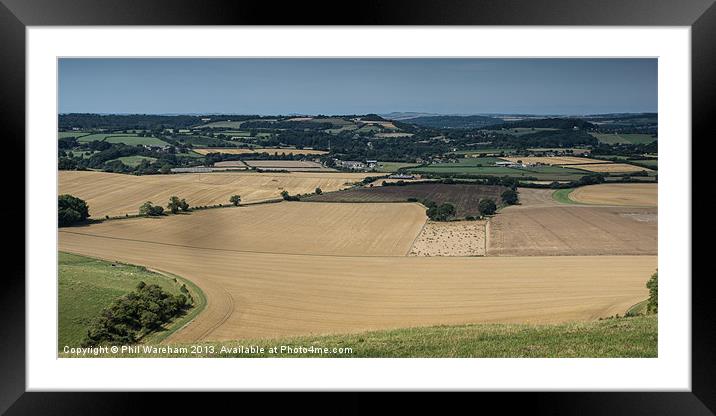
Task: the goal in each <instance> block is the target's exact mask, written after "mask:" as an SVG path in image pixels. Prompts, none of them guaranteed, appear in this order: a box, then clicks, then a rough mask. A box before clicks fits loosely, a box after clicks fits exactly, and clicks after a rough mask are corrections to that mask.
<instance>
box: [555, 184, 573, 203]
mask: <svg viewBox="0 0 716 416" xmlns="http://www.w3.org/2000/svg"><path fill="white" fill-rule="evenodd" d="M572 191H574V188H566V189H557V190H556V191H554V192H553V193H552V198H553V199H554V200H555V201H557V202H559V203H560V204H571V205H574V204H579V203H578V202H575V201H573V200H571V199H569V194H571V193H572Z"/></svg>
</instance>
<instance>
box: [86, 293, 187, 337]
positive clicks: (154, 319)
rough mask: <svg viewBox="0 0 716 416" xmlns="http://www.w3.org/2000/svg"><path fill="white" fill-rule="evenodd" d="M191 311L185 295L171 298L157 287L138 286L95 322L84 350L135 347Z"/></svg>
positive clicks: (102, 313)
mask: <svg viewBox="0 0 716 416" xmlns="http://www.w3.org/2000/svg"><path fill="white" fill-rule="evenodd" d="M190 307H191V305H190V303H189V301H188V298H187V296H185V295H184V294H179V295H172V294H170V293H167V292H165V291H164V290H162V288H161V287H159V286H157V285H147V284H145V283H144V282H139V284H138V285H137V288H136V289H135V290H134V291H133V292H131V293H129V294H127V295H125V296H123V297H121V298H119V299H117V300H116V301H114V302H113V303H112V304H111V305H110V306H108V307H107V308H105V309H103V310H102V312H101V313H100V314H99V316H98V317H97V318H95V319H94V320H93V321H92V323H91V324H90V327H89V329H88V330H87V335H86V337H85V339H84V341H83V342H82V346H83V347H94V346H98V345H126V344H134V343H136V342H137V340H138V338H139V337H141V336H143V335H145V334H147V333H149V332H152V331H156V330H158V329H160V328H161V327H162V326H163V325H165V324H166V323H167V322H169V321H171V320H172V319H174V318H175V317H177V316H180V315H181V314H183V313H185V311H186V310H187V309H188V308H190Z"/></svg>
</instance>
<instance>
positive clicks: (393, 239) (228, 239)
mask: <svg viewBox="0 0 716 416" xmlns="http://www.w3.org/2000/svg"><path fill="white" fill-rule="evenodd" d="M426 220H427V217H426V216H425V208H423V207H422V206H421V205H419V204H416V203H413V204H407V203H406V204H390V203H385V204H335V203H308V202H286V201H283V202H279V203H275V204H263V205H250V206H244V207H227V208H222V209H215V210H204V211H195V212H192V213H190V214H181V215H171V216H167V217H159V218H130V219H122V220H116V221H106V222H103V223H101V224H95V225H92V226H90V227H74V228H67V229H66V230H63V232H68V233H69V232H72V233H83V234H92V235H100V236H103V237H106V238H116V239H124V240H136V241H152V242H156V243H161V244H165V245H167V246H172V245H178V246H184V247H187V248H191V247H197V248H207V249H212V250H227V255H233V254H232V253H233V252H243V251H246V252H265V253H275V254H312V255H323V256H325V255H350V256H404V255H405V254H406V253H407V252H408V251H409V250H410V246H411V245H412V243H413V240H414V239H415V237H417V235H418V233H419V232H420V229H421V228H422V226H423V224H425V221H426Z"/></svg>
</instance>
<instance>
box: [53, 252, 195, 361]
mask: <svg viewBox="0 0 716 416" xmlns="http://www.w3.org/2000/svg"><path fill="white" fill-rule="evenodd" d="M174 279H176V281H175V280H174ZM140 281H143V282H144V283H146V284H156V285H159V286H160V287H161V288H162V289H164V290H165V291H167V292H169V293H172V294H179V293H181V292H180V287H181V285H182V284H186V287H187V289H188V290H189V293H191V295H192V297H193V298H194V306H193V307H192V308H191V309H190V310H189V311H188V312H187V313H186V314H185V315H183V316H181V317H180V318H178V319H176V320H174V321H172V322H170V323H169V324H168V325H167V326H166V327H165V328H164V329H163V330H161V331H158V332H154V333H151V334H148V335H146V336H145V337H144V339H143V340H142V342H144V343H158V342H160V341H161V340H163V339H164V338H166V337H167V336H169V335H171V334H172V333H174V332H175V331H176V330H178V329H179V328H181V327H182V326H184V325H185V324H186V323H187V322H189V321H190V320H192V319H194V317H196V315H198V314H199V313H200V312H201V311H202V310H203V309H204V307H205V306H206V297H205V295H204V293H203V292H202V291H201V290H200V289H199V288H198V287H197V286H196V285H194V284H193V283H192V282H190V281H188V280H185V279H182V278H180V277H178V276H174V275H169V274H166V273H162V274H160V273H156V272H152V271H149V270H147V269H146V268H144V267H141V266H134V265H129V264H123V263H117V262H114V263H112V262H107V261H103V260H98V259H93V258H90V257H84V256H79V255H75V254H69V253H63V252H60V253H59V280H58V302H59V311H58V312H59V319H58V349H60V350H62V348H63V347H64V346H65V345H67V346H71V347H76V346H79V345H80V344H81V343H82V341H83V340H84V337H85V335H86V333H87V327H88V326H89V324H90V323H91V322H92V320H93V319H94V318H95V317H96V316H98V315H99V314H100V312H101V311H102V309H104V308H105V307H107V306H109V305H110V304H111V303H112V302H113V301H114V300H115V299H117V298H119V297H121V296H124V295H126V294H127V293H129V292H131V291H133V290H134V289H135V288H136V286H137V284H138V283H139V282H140Z"/></svg>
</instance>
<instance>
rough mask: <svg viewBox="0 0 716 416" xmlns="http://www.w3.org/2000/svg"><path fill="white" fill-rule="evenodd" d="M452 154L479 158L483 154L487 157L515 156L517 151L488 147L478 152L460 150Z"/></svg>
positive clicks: (477, 150)
mask: <svg viewBox="0 0 716 416" xmlns="http://www.w3.org/2000/svg"><path fill="white" fill-rule="evenodd" d="M450 153H451V154H455V155H464V156H465V157H473V156H475V155H477V156H479V155H481V154H486V155H499V154H500V153H504V154H506V155H507V154H514V153H517V149H500V148H495V147H486V148H484V149H476V150H458V151H456V152H450Z"/></svg>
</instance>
